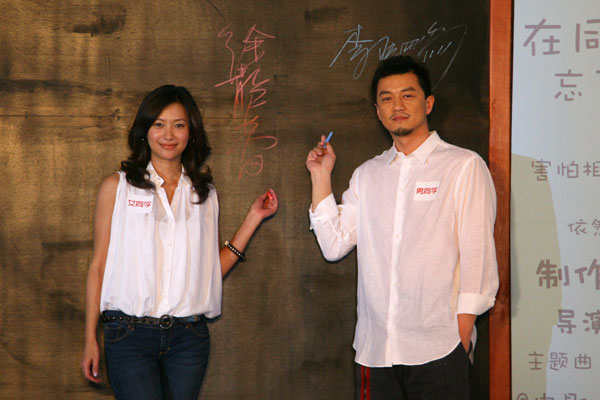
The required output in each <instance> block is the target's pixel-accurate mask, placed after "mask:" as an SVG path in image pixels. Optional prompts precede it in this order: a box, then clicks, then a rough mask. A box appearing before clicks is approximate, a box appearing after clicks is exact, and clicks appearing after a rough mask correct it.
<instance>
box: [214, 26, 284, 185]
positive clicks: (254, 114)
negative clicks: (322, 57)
mask: <svg viewBox="0 0 600 400" xmlns="http://www.w3.org/2000/svg"><path fill="white" fill-rule="evenodd" d="M233 35H234V33H233V30H231V29H229V25H227V26H226V27H225V28H223V30H221V32H219V35H218V37H219V38H224V39H225V48H226V49H227V50H228V51H229V52H230V53H231V61H230V66H229V78H228V79H226V80H224V81H222V82H220V83H217V84H216V85H215V86H214V87H220V86H224V85H230V86H233V87H234V88H235V96H234V98H233V118H234V120H237V121H239V122H240V123H239V125H237V128H238V129H239V131H238V132H239V136H240V139H241V141H242V142H243V147H242V154H241V157H240V162H239V170H238V179H239V180H241V179H242V177H243V176H244V175H251V176H255V175H258V174H260V173H261V172H262V170H263V168H264V164H263V156H262V152H263V151H266V150H269V149H272V148H274V147H275V146H277V138H276V137H275V136H268V135H262V136H259V135H256V131H257V130H258V127H259V121H258V119H259V117H260V116H259V114H258V112H259V108H260V107H262V106H264V105H265V104H266V103H267V99H266V95H267V92H268V90H267V88H266V84H267V83H268V82H269V81H270V79H262V78H261V77H260V68H261V63H260V61H261V59H262V58H263V57H264V56H265V50H264V49H261V47H262V45H263V44H264V43H265V41H266V40H269V39H275V36H272V35H269V34H267V33H264V32H261V31H259V30H258V29H256V24H255V25H253V26H252V27H251V28H250V29H249V30H248V33H247V34H246V37H245V38H244V40H242V42H241V43H242V48H241V50H239V51H238V52H236V50H234V49H233V47H232V45H233V43H232V41H231V39H232V38H233Z"/></svg>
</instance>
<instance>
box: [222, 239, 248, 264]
mask: <svg viewBox="0 0 600 400" xmlns="http://www.w3.org/2000/svg"><path fill="white" fill-rule="evenodd" d="M225 246H227V248H228V249H229V250H231V252H232V253H233V254H235V255H236V256H238V257H239V258H240V260H242V261H243V260H245V259H246V255H245V254H244V253H242V252H241V251H239V250H238V249H236V248H235V247H234V246H233V245H232V244H231V243H229V240H226V241H225Z"/></svg>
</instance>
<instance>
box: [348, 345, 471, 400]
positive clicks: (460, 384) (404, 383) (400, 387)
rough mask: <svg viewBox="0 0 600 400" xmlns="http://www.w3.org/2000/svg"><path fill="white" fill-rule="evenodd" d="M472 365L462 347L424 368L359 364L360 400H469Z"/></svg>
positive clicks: (356, 369)
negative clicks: (370, 366) (372, 366)
mask: <svg viewBox="0 0 600 400" xmlns="http://www.w3.org/2000/svg"><path fill="white" fill-rule="evenodd" d="M470 367H471V363H470V361H469V357H468V355H467V352H466V351H465V348H464V347H463V345H462V343H459V344H458V346H457V347H456V348H455V349H454V350H453V351H452V353H450V354H448V355H447V356H446V357H443V358H440V359H439V360H434V361H431V362H428V363H426V364H422V365H394V366H392V367H387V368H369V367H364V366H362V365H359V364H356V366H355V382H356V391H355V393H356V396H355V397H356V399H357V400H388V399H390V400H391V399H394V400H468V399H469V369H470Z"/></svg>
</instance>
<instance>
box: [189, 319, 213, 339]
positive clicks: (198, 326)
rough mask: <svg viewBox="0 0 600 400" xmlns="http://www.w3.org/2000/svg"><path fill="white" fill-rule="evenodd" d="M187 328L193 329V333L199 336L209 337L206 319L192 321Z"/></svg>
mask: <svg viewBox="0 0 600 400" xmlns="http://www.w3.org/2000/svg"><path fill="white" fill-rule="evenodd" d="M187 329H191V331H192V333H193V334H194V335H196V336H198V337H199V338H208V336H209V333H208V325H207V324H206V321H199V322H192V323H191V324H189V325H188V326H187Z"/></svg>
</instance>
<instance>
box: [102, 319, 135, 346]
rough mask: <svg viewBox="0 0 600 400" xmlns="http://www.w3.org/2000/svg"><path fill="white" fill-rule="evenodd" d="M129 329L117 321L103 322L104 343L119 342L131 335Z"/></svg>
mask: <svg viewBox="0 0 600 400" xmlns="http://www.w3.org/2000/svg"><path fill="white" fill-rule="evenodd" d="M131 332H132V331H131V329H129V327H128V326H127V325H125V324H121V323H119V322H108V323H105V324H104V343H108V344H113V343H117V342H120V341H121V340H123V339H125V338H127V337H128V336H129V335H131Z"/></svg>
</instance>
